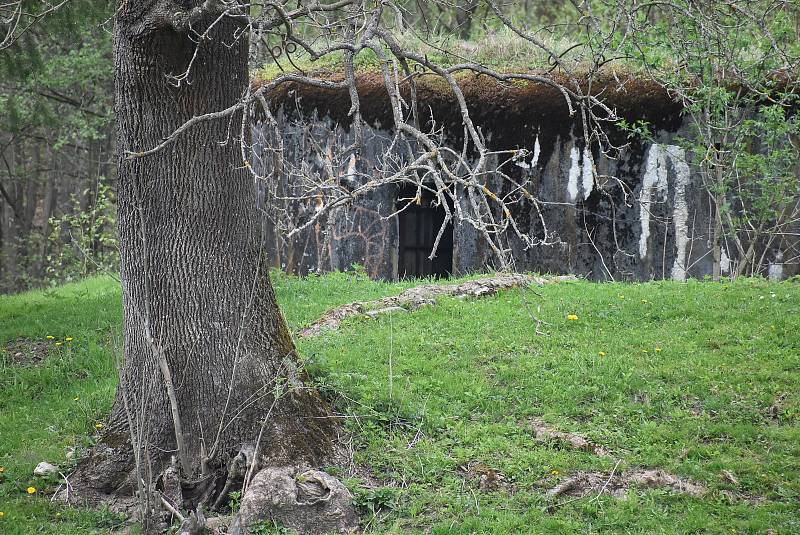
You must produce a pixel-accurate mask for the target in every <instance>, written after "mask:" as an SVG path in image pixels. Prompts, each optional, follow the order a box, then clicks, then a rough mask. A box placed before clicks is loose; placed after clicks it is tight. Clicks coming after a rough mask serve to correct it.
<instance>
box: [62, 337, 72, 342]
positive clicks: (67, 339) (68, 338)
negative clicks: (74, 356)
mask: <svg viewBox="0 0 800 535" xmlns="http://www.w3.org/2000/svg"><path fill="white" fill-rule="evenodd" d="M64 340H66V341H67V342H72V341H73V340H74V338H72V337H71V336H67V337H66V338H64Z"/></svg>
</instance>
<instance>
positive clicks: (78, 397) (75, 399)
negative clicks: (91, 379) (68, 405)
mask: <svg viewBox="0 0 800 535" xmlns="http://www.w3.org/2000/svg"><path fill="white" fill-rule="evenodd" d="M80 399H81V397H80V396H75V398H74V399H73V400H72V401H79V400H80Z"/></svg>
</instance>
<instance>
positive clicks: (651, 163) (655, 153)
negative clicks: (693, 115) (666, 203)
mask: <svg viewBox="0 0 800 535" xmlns="http://www.w3.org/2000/svg"><path fill="white" fill-rule="evenodd" d="M653 190H655V193H656V194H658V195H659V196H663V195H664V192H666V190H667V165H666V157H665V154H664V151H663V150H661V146H660V145H659V144H658V143H653V144H652V145H650V150H649V151H648V152H647V162H646V163H645V170H644V179H643V180H642V191H641V193H640V194H639V221H640V222H641V225H642V231H641V233H640V234H639V258H645V257H646V256H647V242H648V241H649V240H650V206H651V204H652V200H653V199H652V197H653Z"/></svg>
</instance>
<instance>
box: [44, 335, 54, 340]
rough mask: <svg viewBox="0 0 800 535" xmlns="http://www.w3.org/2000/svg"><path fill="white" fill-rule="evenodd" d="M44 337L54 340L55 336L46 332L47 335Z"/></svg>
mask: <svg viewBox="0 0 800 535" xmlns="http://www.w3.org/2000/svg"><path fill="white" fill-rule="evenodd" d="M45 338H47V339H48V340H55V338H56V337H55V336H51V335H49V334H48V335H47V336H45Z"/></svg>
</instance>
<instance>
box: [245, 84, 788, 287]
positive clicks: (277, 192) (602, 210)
mask: <svg viewBox="0 0 800 535" xmlns="http://www.w3.org/2000/svg"><path fill="white" fill-rule="evenodd" d="M337 76H338V77H339V78H337ZM330 78H331V79H332V80H339V79H340V75H337V74H331V75H330ZM459 83H460V86H461V89H462V91H463V93H464V96H465V99H466V101H467V102H468V105H469V108H470V114H471V117H472V119H473V121H474V122H475V124H476V126H477V127H478V128H480V129H481V131H482V132H483V134H484V135H485V136H486V138H487V140H489V144H490V145H491V147H490V148H491V149H493V150H507V149H514V150H519V149H526V151H527V154H528V155H529V156H528V157H526V158H525V159H521V160H519V161H516V162H515V163H514V167H515V168H516V170H515V171H514V172H515V173H516V174H518V175H519V178H520V180H526V181H528V183H529V184H530V185H531V192H532V193H533V195H534V196H535V197H536V198H537V199H538V201H539V202H538V206H534V205H533V204H532V203H519V204H517V205H515V206H514V208H513V210H515V211H516V212H515V213H514V217H515V220H516V221H517V222H518V224H519V225H521V227H522V230H523V231H524V232H528V233H530V234H531V235H534V234H536V233H537V232H539V231H540V229H541V227H542V226H543V225H542V223H544V224H545V225H546V227H547V229H548V231H549V232H553V233H554V234H555V235H556V236H557V237H558V240H557V243H552V244H539V245H534V246H528V245H526V244H525V243H522V242H521V241H520V240H519V239H518V238H516V237H515V236H513V235H510V234H509V235H505V236H503V239H504V245H505V246H506V247H507V248H508V249H509V250H510V251H511V252H512V254H513V258H514V263H515V264H514V265H515V269H517V270H518V271H532V272H538V273H554V274H576V275H582V276H585V277H587V278H590V279H593V280H616V281H621V280H651V279H669V278H671V279H674V280H685V279H686V278H689V277H695V278H702V277H704V276H706V275H709V274H710V273H711V272H712V254H711V246H710V243H711V233H712V229H713V220H714V213H713V210H712V208H711V203H710V198H709V195H708V191H707V189H706V188H705V187H704V185H703V183H702V180H701V179H700V177H698V176H696V175H695V174H694V172H693V171H692V168H691V160H690V156H689V155H687V154H686V153H685V151H684V150H683V149H682V148H681V141H680V138H681V136H684V137H685V136H687V135H688V132H689V128H688V127H687V121H686V120H685V119H684V117H683V116H682V111H683V110H682V108H681V105H680V103H678V102H676V101H675V100H674V99H672V98H671V97H670V95H669V94H668V92H667V91H666V90H665V89H664V88H663V87H660V86H658V85H656V84H654V83H651V82H647V81H643V80H639V79H636V78H635V77H630V78H623V77H621V76H618V75H617V74H615V75H613V76H608V77H607V78H606V79H604V80H595V84H594V86H593V87H594V90H596V92H597V93H602V94H603V96H604V101H605V103H606V105H608V106H609V107H611V108H613V109H614V110H615V111H616V113H617V115H618V116H619V117H620V118H624V119H625V120H626V121H627V122H628V123H633V122H635V121H637V120H643V121H646V122H647V123H648V124H649V125H650V127H651V131H652V133H653V135H652V137H651V138H648V139H647V140H646V141H645V140H641V139H631V140H629V139H628V136H627V132H624V131H622V130H620V129H618V128H617V127H616V126H615V125H614V124H612V123H609V124H608V130H607V133H608V135H609V137H610V138H611V139H612V140H613V141H614V142H615V143H617V144H619V145H624V148H623V149H621V150H620V151H619V152H618V153H616V154H614V155H613V156H608V155H605V154H601V153H600V151H598V150H596V147H593V146H587V143H586V141H585V140H584V139H583V135H582V132H583V129H582V128H581V124H580V120H579V118H578V117H576V116H570V114H569V112H568V110H567V107H566V105H565V103H564V100H563V96H562V95H561V94H560V93H559V92H558V91H557V90H555V89H554V88H552V87H550V86H547V85H544V84H536V83H526V84H518V83H513V84H509V83H503V82H499V81H496V80H493V79H491V78H488V77H485V76H464V77H463V78H462V79H460V80H459ZM357 85H358V87H359V94H360V100H361V112H362V117H363V118H364V119H365V121H366V122H367V124H366V125H365V126H364V128H363V129H362V136H363V145H362V148H361V149H360V150H359V151H357V153H348V152H347V150H346V148H347V147H349V146H351V145H352V143H353V141H354V133H353V132H352V130H353V129H351V128H350V124H349V117H348V114H347V112H348V110H349V108H350V98H349V95H348V92H347V90H346V89H332V88H319V87H308V86H303V85H301V84H299V83H295V82H291V83H287V84H284V85H282V86H279V88H277V89H275V90H273V92H272V93H270V99H269V101H270V103H271V106H272V112H273V115H274V116H275V119H276V121H277V123H278V125H277V128H275V126H268V125H265V124H263V123H262V124H256V126H255V127H254V129H253V144H254V162H253V167H254V168H255V169H256V170H257V172H258V173H259V174H260V175H262V176H265V177H269V178H268V180H267V181H266V182H265V186H264V192H263V203H262V210H263V212H264V213H265V227H266V228H267V235H268V237H267V252H268V254H269V256H270V259H271V261H272V263H273V265H276V266H280V267H281V268H283V269H285V270H286V271H289V272H291V273H296V274H301V275H302V274H306V273H310V272H324V271H329V270H347V269H351V268H352V266H353V265H354V264H359V265H362V266H363V267H364V269H365V271H366V272H367V274H368V275H369V276H370V277H373V278H381V279H388V280H397V279H399V278H403V277H421V276H445V275H448V274H456V275H461V274H466V273H471V272H476V271H482V270H485V269H487V268H489V267H492V266H494V265H496V264H495V259H494V258H493V252H492V249H491V247H490V246H489V244H488V243H487V242H486V241H485V239H484V238H483V236H481V234H480V233H479V232H478V231H477V230H476V229H475V228H473V226H472V225H470V224H469V223H467V222H465V221H463V220H462V221H458V220H453V221H452V223H451V226H449V227H448V228H447V229H446V231H445V233H444V234H443V236H442V240H441V242H440V244H439V248H438V250H437V252H436V256H435V258H434V259H432V260H428V258H427V257H428V256H429V255H430V254H431V249H432V246H433V240H434V239H435V233H436V232H437V231H438V230H439V228H440V227H441V222H442V221H443V213H442V211H443V207H436V206H431V205H430V196H427V198H426V194H423V196H422V198H421V199H420V204H413V205H412V206H409V207H408V208H407V209H406V210H404V211H401V212H399V213H398V209H399V208H400V205H399V201H400V200H401V199H403V198H406V199H407V198H414V197H415V196H416V192H415V191H408V190H404V189H402V188H398V187H397V186H382V187H380V188H377V189H374V190H372V191H369V192H368V193H365V194H360V195H359V196H358V197H357V198H354V199H353V201H352V202H349V203H346V204H343V205H341V206H340V207H338V208H337V209H335V210H332V211H329V212H326V213H325V214H323V216H321V217H318V218H316V219H314V222H313V224H311V225H307V226H305V227H303V228H302V229H298V226H300V225H301V223H302V222H303V221H308V220H309V217H312V218H313V216H314V214H316V213H317V211H319V210H320V208H319V206H320V203H319V201H318V200H317V199H316V198H315V197H314V196H313V195H310V194H309V191H313V190H314V188H313V187H309V186H308V184H305V185H303V184H298V183H297V182H296V179H297V176H287V174H286V173H285V172H282V170H281V169H280V167H279V166H277V165H275V163H274V162H273V161H272V160H273V158H274V151H270V150H269V147H272V146H275V145H276V136H277V135H278V134H277V132H280V136H281V142H282V145H283V147H284V154H283V158H284V159H285V160H288V161H291V162H292V166H293V167H294V168H295V169H300V168H302V170H303V175H304V177H305V179H307V180H310V183H311V184H312V185H313V184H331V183H336V184H341V185H343V186H342V187H347V188H357V187H358V186H359V185H363V184H366V183H367V182H369V181H370V180H373V179H374V178H375V175H374V173H375V172H376V171H375V170H376V169H379V168H380V165H376V162H379V161H380V159H381V158H382V157H383V154H384V152H385V151H386V150H387V148H388V147H389V146H390V145H391V140H392V138H393V135H394V132H393V129H392V117H391V111H390V108H389V106H388V105H387V96H386V91H385V88H384V87H383V81H382V79H381V77H380V76H378V75H376V74H375V73H369V72H367V73H362V74H360V75H359V76H358V77H357ZM404 90H405V89H404ZM417 93H418V96H419V101H420V103H421V105H420V110H423V109H424V110H427V111H425V113H426V114H428V115H427V117H426V116H424V115H423V116H422V117H421V121H422V122H423V123H424V122H425V121H426V120H428V121H430V120H431V118H432V117H433V118H436V124H437V125H439V126H440V127H441V129H442V131H443V135H444V137H445V139H446V140H447V141H449V142H452V143H453V144H456V145H458V144H459V143H460V139H461V136H463V127H462V123H461V116H460V114H459V113H458V111H457V110H458V108H457V105H456V102H455V100H454V97H453V95H452V94H450V92H449V88H447V87H444V88H443V87H442V85H441V84H437V83H436V81H435V80H432V79H431V78H430V77H422V78H420V80H419V84H418V86H417ZM337 154H346V156H344V157H342V158H341V159H337V157H336V156H334V155H337ZM393 157H394V158H396V159H397V160H398V162H403V161H405V162H408V161H409V158H410V157H411V155H409V154H404V153H403V152H402V151H401V150H396V151H395V152H394V154H393ZM485 181H486V182H485V185H486V186H487V187H488V188H489V189H490V190H492V191H496V192H499V194H500V193H502V191H503V187H504V186H503V183H502V181H500V180H498V179H497V177H494V176H492V174H491V173H487V174H486V178H485ZM446 187H458V186H453V185H446ZM292 191H295V193H296V195H294V197H295V198H296V199H301V198H302V199H304V200H302V201H298V200H294V201H286V200H285V199H286V197H287V193H288V192H292ZM456 193H462V194H463V191H462V192H458V191H456ZM456 198H457V200H456V202H466V201H465V200H463V199H464V196H463V195H456ZM282 199H284V200H282ZM465 207H466V205H461V208H462V209H463V208H465ZM451 208H452V207H451ZM454 208H456V209H457V208H458V206H455V207H454ZM278 214H280V215H278ZM281 218H283V220H282V222H280V220H281ZM798 235H800V228H798ZM723 248H724V250H723V251H722V255H723V258H724V260H725V262H724V265H723V274H725V270H726V268H727V269H728V271H730V269H731V266H733V265H734V263H735V262H737V259H738V254H737V251H736V248H735V247H734V244H733V243H732V242H730V241H728V242H726V243H724V244H723ZM762 252H763V255H762V257H763V258H765V259H766V263H765V264H763V266H764V268H763V269H762V271H763V274H765V275H767V274H769V275H770V276H773V274H775V273H780V276H781V277H782V278H786V277H790V276H792V275H794V274H795V273H797V272H798V268H799V267H800V241H798V239H796V238H794V237H788V236H786V237H782V238H781V239H780V240H777V241H775V242H774V243H771V244H769V245H768V246H767V247H765V248H764V250H763V251H762ZM762 252H760V253H759V254H762Z"/></svg>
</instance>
